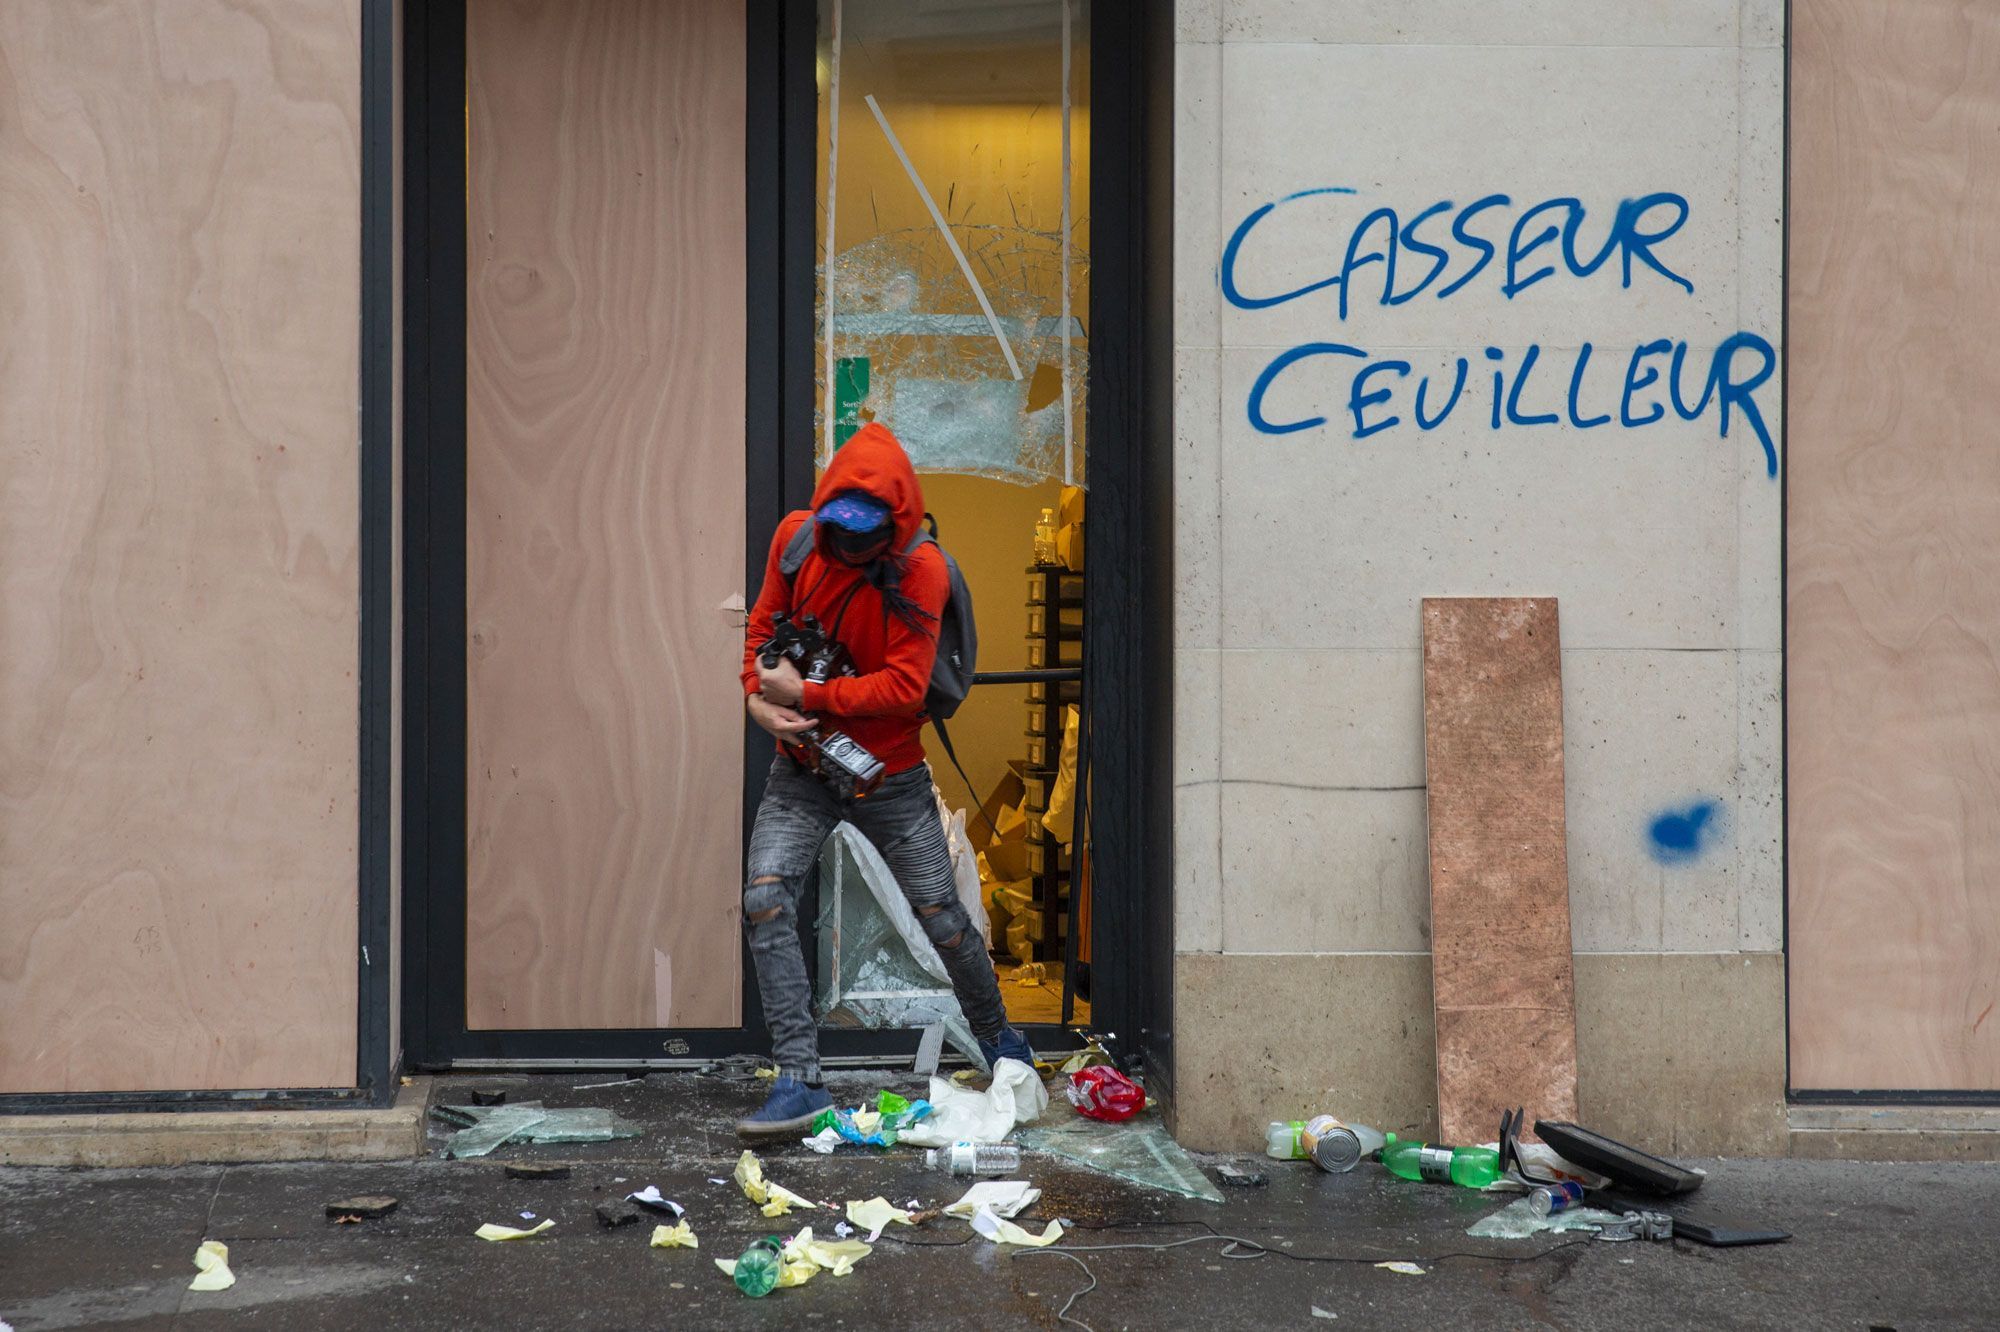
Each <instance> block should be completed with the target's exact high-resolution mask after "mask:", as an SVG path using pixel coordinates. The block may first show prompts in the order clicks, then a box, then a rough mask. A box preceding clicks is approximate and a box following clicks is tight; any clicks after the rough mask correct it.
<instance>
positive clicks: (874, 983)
mask: <svg viewBox="0 0 2000 1332" xmlns="http://www.w3.org/2000/svg"><path fill="white" fill-rule="evenodd" d="M819 866H820V870H819V883H820V890H819V891H820V918H819V922H818V925H819V949H818V953H819V970H818V979H817V981H816V983H815V984H816V988H815V990H814V993H813V1016H814V1018H816V1019H817V1020H818V1021H819V1022H820V1024H821V1025H822V1026H829V1025H830V1026H841V1027H858V1028H862V1029H865V1030H879V1029H883V1028H904V1027H918V1028H922V1027H929V1026H932V1025H934V1024H936V1023H943V1024H944V1029H945V1033H946V1035H947V1036H948V1037H949V1039H950V1040H951V1043H952V1046H953V1047H954V1048H955V1049H957V1050H958V1051H959V1052H960V1053H962V1054H964V1055H965V1057H966V1058H968V1059H970V1060H972V1061H973V1062H974V1063H975V1064H977V1065H978V1066H980V1067H982V1068H983V1067H984V1066H985V1063H986V1059H985V1056H984V1055H982V1054H981V1053H980V1052H979V1042H978V1041H977V1040H976V1039H975V1038H974V1037H973V1035H972V1028H971V1027H969V1026H968V1025H966V1021H965V1015H964V1014H963V1013H962V1012H960V1011H959V1007H958V996H957V994H956V993H955V992H954V991H953V990H952V987H951V973H950V972H948V971H946V970H945V966H944V961H943V959H941V958H940V957H939V956H938V952H937V946H936V945H935V944H933V943H931V941H930V938H929V936H928V935H926V934H925V933H924V928H923V925H922V924H921V923H920V922H919V921H918V920H917V913H916V911H915V909H914V908H912V907H911V906H910V903H909V899H908V898H906V897H904V896H903V893H902V889H900V888H898V887H897V886H896V877H895V875H894V874H892V873H890V871H889V866H888V862H886V861H884V860H883V859H882V853H881V852H880V851H877V850H876V849H875V845H874V843H872V842H870V841H869V840H868V839H867V838H865V837H863V836H862V835H861V834H860V833H859V832H857V831H855V829H854V828H853V826H852V825H850V824H846V823H842V824H839V825H837V826H836V827H835V828H834V830H833V832H832V833H831V834H830V835H829V836H828V837H827V840H826V845H825V847H824V848H823V849H822V850H821V851H820V860H819ZM821 1127H824V1126H821ZM842 1136H845V1135H844V1134H843V1135H842Z"/></svg>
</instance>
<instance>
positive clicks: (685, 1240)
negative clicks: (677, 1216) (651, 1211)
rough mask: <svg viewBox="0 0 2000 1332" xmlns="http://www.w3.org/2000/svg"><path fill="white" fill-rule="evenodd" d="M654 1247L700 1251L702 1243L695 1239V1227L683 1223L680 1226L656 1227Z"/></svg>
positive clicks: (654, 1228) (654, 1230) (653, 1240)
mask: <svg viewBox="0 0 2000 1332" xmlns="http://www.w3.org/2000/svg"><path fill="white" fill-rule="evenodd" d="M652 1246H653V1247H654V1248H656V1249H699V1248H700V1247H701V1241H700V1240H698V1239H696V1238H695V1234H694V1227H693V1226H691V1225H689V1224H688V1223H687V1222H685V1221H683V1222H681V1223H680V1224H679V1225H672V1226H654V1227H653V1239H652Z"/></svg>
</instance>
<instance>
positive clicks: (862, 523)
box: [818, 495, 889, 532]
mask: <svg viewBox="0 0 2000 1332" xmlns="http://www.w3.org/2000/svg"><path fill="white" fill-rule="evenodd" d="M818 516H819V521H820V522H823V523H832V524H833V525H834V526H835V527H840V528H845V529H846V530H847V531H849V532H873V531H874V530H876V529H877V528H879V527H887V526H888V525H889V506H888V505H886V504H884V503H883V502H882V501H881V500H878V499H875V498H873V497H871V496H868V495H837V496H835V497H834V498H833V499H830V500H828V501H827V502H826V503H824V504H822V505H820V506H819V515H818Z"/></svg>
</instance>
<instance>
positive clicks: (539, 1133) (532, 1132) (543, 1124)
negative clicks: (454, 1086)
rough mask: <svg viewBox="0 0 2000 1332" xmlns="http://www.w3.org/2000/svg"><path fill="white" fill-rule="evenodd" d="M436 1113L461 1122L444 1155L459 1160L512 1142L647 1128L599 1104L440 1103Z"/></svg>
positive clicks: (590, 1137)
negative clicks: (558, 1106)
mask: <svg viewBox="0 0 2000 1332" xmlns="http://www.w3.org/2000/svg"><path fill="white" fill-rule="evenodd" d="M430 1114H431V1118H433V1119H436V1120H438V1121H440V1122H442V1123H446V1124H451V1125H454V1126H456V1127H457V1129H458V1131H457V1132H455V1133H453V1134H452V1135H451V1136H450V1137H449V1138H447V1139H445V1144H444V1154H445V1156H446V1157H448V1158H450V1159H453V1160H464V1159H466V1158H468V1157H476V1156H485V1155H487V1154H488V1153H489V1152H492V1151H493V1150H494V1149H495V1148H497V1147H499V1146H501V1145H502V1144H504V1143H508V1142H545V1143H546V1142H610V1141H611V1140H613V1139H615V1138H636V1137H639V1136H641V1133H642V1130H641V1129H640V1128H639V1126H638V1125H637V1124H634V1123H631V1122H630V1121H629V1120H626V1119H624V1118H622V1117H621V1116H619V1115H618V1114H616V1113H614V1112H613V1111H610V1110H606V1109H603V1108H602V1107H598V1106H584V1107H580V1108H575V1109H562V1110H551V1109H549V1108H547V1107H546V1106H544V1105H543V1104H542V1103H541V1102H540V1101H522V1102H521V1103H519V1104H518V1105H500V1106H493V1107H486V1106H482V1105H479V1104H478V1103H477V1102H474V1103H472V1104H467V1105H434V1106H432V1107H431V1110H430Z"/></svg>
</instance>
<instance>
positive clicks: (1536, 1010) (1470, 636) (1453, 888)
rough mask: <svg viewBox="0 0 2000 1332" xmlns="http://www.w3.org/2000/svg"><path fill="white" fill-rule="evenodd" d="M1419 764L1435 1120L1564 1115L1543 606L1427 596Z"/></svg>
mask: <svg viewBox="0 0 2000 1332" xmlns="http://www.w3.org/2000/svg"><path fill="white" fill-rule="evenodd" d="M1423 621H1424V769H1425V780H1426V782H1427V784H1428V790H1429V796H1428V798H1429V821H1430V868H1431V977H1432V991H1433V999H1434V1002H1435V1003H1436V1005H1437V1070H1438V1121H1439V1128H1440V1131H1441V1133H1442V1135H1443V1139H1444V1141H1446V1142H1450V1143H1467V1142H1485V1141H1487V1140H1489V1139H1491V1138H1492V1136H1493V1134H1494V1132H1495V1131H1496V1130H1497V1129H1498V1127H1499V1123H1500V1115H1501V1112H1502V1111H1505V1110H1511V1109H1513V1108H1515V1107H1516V1106H1521V1107H1525V1108H1526V1109H1527V1111H1528V1118H1529V1119H1530V1121H1532V1120H1533V1119H1535V1118H1536V1117H1538V1116H1539V1117H1541V1118H1544V1119H1549V1118H1553V1119H1574V1118H1576V984H1575V979H1574V974H1573V971H1572V968H1571V958H1570V933H1569V868H1568V864H1567V860H1566V849H1565V848H1566V842H1565V837H1564V825H1563V723H1562V642H1561V638H1560V635H1559V634H1558V632H1557V622H1556V603H1555V599H1554V598H1552V597H1465V598H1427V599H1425V601H1424V606H1423Z"/></svg>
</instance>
